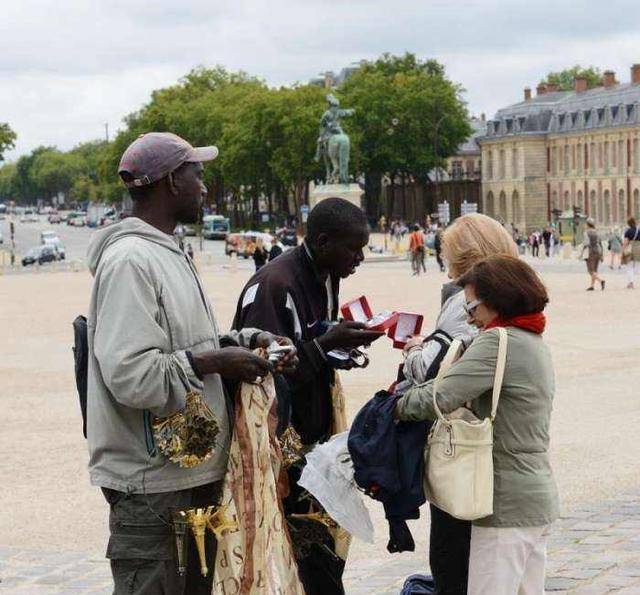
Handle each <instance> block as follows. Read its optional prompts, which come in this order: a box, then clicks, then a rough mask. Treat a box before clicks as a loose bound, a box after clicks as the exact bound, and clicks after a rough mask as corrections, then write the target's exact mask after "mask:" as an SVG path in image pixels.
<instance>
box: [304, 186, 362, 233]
mask: <svg viewBox="0 0 640 595" xmlns="http://www.w3.org/2000/svg"><path fill="white" fill-rule="evenodd" d="M366 229H367V217H366V215H365V214H364V211H363V210H362V209H360V208H359V207H357V206H356V205H354V204H353V203H350V202H349V201H348V200H345V199H344V198H338V197H337V196H332V197H331V198H325V199H324V200H322V201H320V202H319V203H318V204H317V205H316V206H315V207H313V209H311V212H310V213H309V219H308V221H307V239H308V240H309V241H310V242H312V243H313V242H315V241H316V240H317V239H318V236H319V235H320V234H322V233H325V234H327V235H328V236H329V237H331V238H337V237H344V235H345V233H348V232H350V231H352V230H355V231H361V230H366Z"/></svg>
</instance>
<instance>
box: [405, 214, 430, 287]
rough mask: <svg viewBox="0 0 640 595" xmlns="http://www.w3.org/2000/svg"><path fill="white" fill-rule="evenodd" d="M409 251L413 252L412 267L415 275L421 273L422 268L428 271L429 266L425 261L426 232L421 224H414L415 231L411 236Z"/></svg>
mask: <svg viewBox="0 0 640 595" xmlns="http://www.w3.org/2000/svg"><path fill="white" fill-rule="evenodd" d="M409 251H410V252H411V268H412V269H413V274H414V275H419V274H420V268H421V267H422V270H423V271H424V272H425V273H426V272H427V267H426V266H425V263H424V234H423V233H422V230H421V229H420V226H419V225H417V224H416V225H414V226H413V231H412V232H411V235H410V236H409Z"/></svg>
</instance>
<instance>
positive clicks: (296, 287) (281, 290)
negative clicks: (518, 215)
mask: <svg viewBox="0 0 640 595" xmlns="http://www.w3.org/2000/svg"><path fill="white" fill-rule="evenodd" d="M368 239H369V232H368V228H367V220H366V217H365V214H364V213H363V212H362V210H361V209H359V208H358V207H356V206H354V205H353V204H351V203H349V202H348V201H346V200H343V199H341V198H328V199H326V200H324V201H322V202H320V203H319V204H318V205H317V206H316V207H315V208H314V209H313V210H312V211H311V213H310V215H309V220H308V222H307V235H306V238H305V241H304V242H303V244H302V245H301V246H298V247H297V248H294V249H293V250H290V251H289V252H287V253H285V254H283V255H282V256H279V257H278V258H277V259H275V260H274V261H272V262H270V263H268V264H267V265H265V266H264V267H263V268H262V269H261V270H260V271H258V272H257V273H256V274H255V275H254V276H253V277H252V278H251V279H250V280H249V282H248V283H247V284H246V286H245V288H244V289H243V291H242V293H241V295H240V298H239V300H238V306H237V310H236V316H235V320H234V323H233V327H234V328H235V329H238V330H239V329H242V328H245V327H254V326H258V328H263V329H265V330H267V331H270V332H272V333H276V334H278V335H283V336H287V337H289V338H290V339H292V340H293V341H294V343H295V344H296V347H297V349H298V357H299V359H300V364H299V366H298V369H297V372H296V373H295V374H294V375H293V376H292V377H290V378H287V379H286V381H280V382H279V385H280V386H279V388H280V390H279V391H278V399H279V400H280V401H283V400H284V397H285V394H286V396H287V397H288V398H289V399H290V405H287V404H286V403H280V404H279V405H280V406H279V410H280V427H281V428H283V427H286V426H288V425H289V423H290V424H291V425H292V426H293V428H294V429H295V430H296V432H297V433H298V434H299V435H300V438H301V441H302V443H303V444H304V445H305V446H311V445H313V444H315V443H317V442H323V441H325V440H327V439H328V438H329V436H330V435H331V433H332V422H333V408H332V400H331V394H332V387H333V385H334V378H335V375H334V370H333V366H332V364H331V361H332V358H331V355H330V352H331V351H332V350H334V349H343V350H347V351H349V350H351V349H353V348H356V347H360V346H362V345H368V344H370V343H371V342H372V341H374V340H376V339H377V338H379V337H380V336H382V334H383V333H379V332H374V331H369V330H366V327H365V325H363V324H360V323H355V322H341V323H339V324H335V322H336V320H337V318H338V308H339V298H338V293H339V285H340V279H344V278H346V277H348V276H349V275H352V274H353V273H355V272H356V268H357V267H358V266H359V265H360V263H361V262H362V261H363V260H364V255H363V252H362V249H363V248H364V246H366V245H367V242H368ZM327 329H328V330H327ZM283 382H284V384H285V386H284V387H283V384H282V383H283ZM283 389H284V390H283ZM298 472H299V471H298ZM295 480H296V477H295V476H292V477H291V482H290V483H291V490H292V496H299V490H300V488H298V487H297V486H295ZM298 503H299V500H298V499H297V498H294V497H289V498H288V499H287V502H285V512H286V513H291V512H301V509H300V508H298V506H297V504H298ZM320 529H322V527H320ZM325 532H326V531H325ZM325 537H326V535H325ZM294 541H295V540H294ZM323 543H324V545H323V546H321V545H319V544H318V546H317V547H311V548H308V551H307V552H305V554H307V555H304V556H301V555H299V556H298V571H299V575H300V579H301V581H302V583H303V585H304V587H305V590H306V592H307V594H309V595H311V594H315V593H318V594H322V595H332V594H334V593H336V594H340V593H344V589H343V587H342V570H343V568H344V561H342V560H339V559H338V558H337V556H335V554H334V553H333V552H332V550H333V547H331V545H332V544H331V543H330V544H329V547H327V540H326V539H325V541H324V542H323Z"/></svg>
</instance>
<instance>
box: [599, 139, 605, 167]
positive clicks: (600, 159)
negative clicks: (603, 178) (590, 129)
mask: <svg viewBox="0 0 640 595" xmlns="http://www.w3.org/2000/svg"><path fill="white" fill-rule="evenodd" d="M603 163H604V161H603V159H602V143H598V169H602V167H603Z"/></svg>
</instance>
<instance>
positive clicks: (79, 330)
mask: <svg viewBox="0 0 640 595" xmlns="http://www.w3.org/2000/svg"><path fill="white" fill-rule="evenodd" d="M73 359H74V364H75V366H74V368H75V375H76V389H77V390H78V399H79V400H80V411H81V413H82V433H83V435H84V437H85V438H86V437H87V377H88V371H89V339H88V330H87V319H86V317H85V316H78V317H76V319H75V320H74V321H73Z"/></svg>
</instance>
